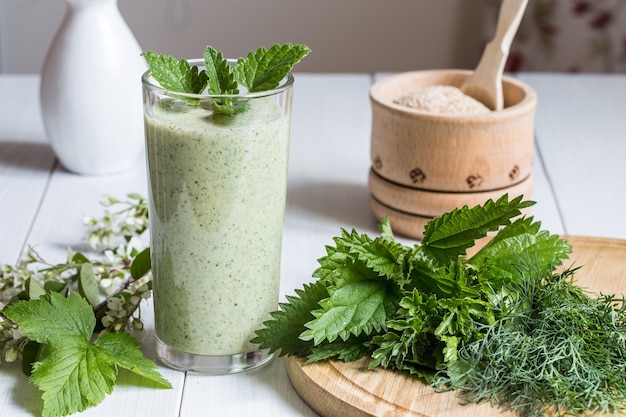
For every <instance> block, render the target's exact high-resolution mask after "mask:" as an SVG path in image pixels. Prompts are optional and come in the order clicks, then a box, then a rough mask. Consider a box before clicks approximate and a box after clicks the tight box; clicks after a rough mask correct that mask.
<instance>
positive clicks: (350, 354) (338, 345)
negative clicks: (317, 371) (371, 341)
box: [305, 337, 370, 365]
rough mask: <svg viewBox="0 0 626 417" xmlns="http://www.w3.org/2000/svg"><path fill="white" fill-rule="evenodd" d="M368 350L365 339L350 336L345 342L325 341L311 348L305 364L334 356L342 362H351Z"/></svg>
mask: <svg viewBox="0 0 626 417" xmlns="http://www.w3.org/2000/svg"><path fill="white" fill-rule="evenodd" d="M369 350H370V349H369V347H368V346H367V344H366V343H365V340H362V339H360V338H355V337H351V338H350V339H348V340H347V341H345V342H344V341H338V340H335V341H334V342H332V343H326V342H325V343H322V344H320V345H319V346H315V347H314V348H313V349H312V351H311V354H310V355H309V356H307V360H306V362H305V365H307V364H310V363H314V362H318V361H321V360H324V359H330V358H334V357H337V358H338V359H339V360H342V361H344V362H351V361H355V360H357V359H360V358H362V357H363V355H365V354H367V352H369Z"/></svg>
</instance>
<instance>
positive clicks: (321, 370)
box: [286, 236, 626, 417]
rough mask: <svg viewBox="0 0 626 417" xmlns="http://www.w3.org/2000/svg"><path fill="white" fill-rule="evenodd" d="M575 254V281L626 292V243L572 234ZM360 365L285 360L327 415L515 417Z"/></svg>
mask: <svg viewBox="0 0 626 417" xmlns="http://www.w3.org/2000/svg"><path fill="white" fill-rule="evenodd" d="M566 239H567V241H568V242H569V243H570V244H571V245H572V247H573V249H574V251H573V254H572V255H571V256H570V259H569V260H566V261H565V266H583V268H581V269H580V270H579V271H577V272H576V275H575V280H576V282H577V284H578V285H579V286H581V287H583V288H586V289H588V290H589V291H593V292H602V293H605V294H617V295H621V294H623V293H626V240H618V239H605V238H593V237H580V236H567V237H566ZM368 361H369V360H368V358H363V359H361V360H359V361H356V362H351V363H343V362H341V361H334V360H329V361H323V362H318V363H314V364H310V365H303V363H302V362H303V361H302V359H300V358H296V357H288V358H287V359H286V364H287V373H288V374H289V378H290V380H291V383H292V384H293V386H294V388H295V389H296V391H297V392H298V394H299V395H300V397H302V399H303V400H304V401H305V402H306V403H307V404H309V406H311V408H313V409H314V410H315V411H317V412H318V413H319V414H320V415H322V416H323V417H335V416H336V417H356V416H359V417H360V416H381V417H383V416H384V417H399V416H407V417H409V416H411V417H413V416H414V417H435V416H446V417H461V416H463V417H492V416H493V417H513V416H516V414H515V413H512V412H505V413H503V412H502V411H501V410H498V409H496V408H493V407H491V406H490V405H488V404H481V405H476V404H468V405H463V404H461V403H460V402H459V398H458V397H457V393H456V392H446V393H437V392H435V391H433V389H432V388H431V387H429V386H428V385H426V384H424V383H423V382H422V381H421V380H418V379H417V378H413V377H410V376H408V375H405V374H403V373H399V372H393V371H388V370H383V369H375V370H368V369H367V364H368Z"/></svg>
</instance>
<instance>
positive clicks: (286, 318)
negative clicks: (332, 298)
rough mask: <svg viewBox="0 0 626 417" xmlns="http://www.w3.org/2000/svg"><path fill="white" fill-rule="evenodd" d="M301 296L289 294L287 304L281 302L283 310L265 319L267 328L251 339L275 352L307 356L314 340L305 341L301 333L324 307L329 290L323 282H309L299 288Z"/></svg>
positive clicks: (261, 346) (260, 330)
mask: <svg viewBox="0 0 626 417" xmlns="http://www.w3.org/2000/svg"><path fill="white" fill-rule="evenodd" d="M296 294H297V296H291V295H288V296H287V301H288V302H287V303H279V307H280V310H279V311H274V312H272V313H271V316H272V319H271V320H268V321H266V322H264V323H263V324H264V326H265V327H264V328H262V329H259V330H257V331H256V337H255V338H254V339H252V340H251V342H252V343H255V344H258V345H259V347H260V348H261V349H270V352H274V351H276V350H278V349H280V356H283V355H299V356H306V355H308V354H309V353H310V352H311V349H312V347H313V343H311V342H308V341H303V340H301V339H300V338H299V336H300V334H301V333H302V332H304V331H305V330H306V327H305V326H304V325H305V323H308V322H309V321H311V320H313V319H314V316H313V314H312V313H311V312H312V311H314V310H317V309H319V308H320V305H319V302H320V301H321V300H323V299H324V298H327V297H328V291H327V290H326V287H325V286H324V285H323V283H322V282H321V281H316V282H315V283H313V284H305V285H304V287H303V289H302V290H296Z"/></svg>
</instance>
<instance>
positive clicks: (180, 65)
mask: <svg viewBox="0 0 626 417" xmlns="http://www.w3.org/2000/svg"><path fill="white" fill-rule="evenodd" d="M141 55H142V56H143V57H144V58H145V60H146V62H147V63H148V66H149V67H150V71H151V72H152V76H153V77H154V79H155V80H157V81H158V82H159V84H161V86H162V87H163V88H165V89H166V90H170V91H176V92H179V93H190V94H200V93H201V92H202V91H203V90H204V89H205V88H206V86H207V75H206V73H205V72H204V71H199V70H198V67H196V66H193V67H191V66H190V65H189V62H188V61H187V60H186V59H181V60H178V59H176V58H174V57H173V56H170V55H162V54H158V53H156V52H152V51H147V52H144V53H142V54H141Z"/></svg>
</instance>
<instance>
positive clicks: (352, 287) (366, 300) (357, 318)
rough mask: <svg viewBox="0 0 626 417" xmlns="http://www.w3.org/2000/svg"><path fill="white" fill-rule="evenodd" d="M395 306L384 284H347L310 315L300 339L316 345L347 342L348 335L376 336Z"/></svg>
mask: <svg viewBox="0 0 626 417" xmlns="http://www.w3.org/2000/svg"><path fill="white" fill-rule="evenodd" d="M394 302H395V300H393V296H390V295H389V294H388V290H387V283H386V282H385V281H381V280H365V281H359V282H352V283H348V284H346V285H344V286H342V287H340V288H338V289H335V290H333V291H332V292H331V294H330V297H329V298H326V299H324V300H322V301H320V305H321V306H322V308H321V309H319V310H315V311H313V312H312V313H313V315H314V316H315V319H314V320H311V321H310V322H308V323H306V324H305V326H306V327H307V329H308V330H306V331H305V332H303V333H302V334H301V335H300V339H302V340H304V341H309V340H313V341H314V343H315V345H319V344H320V343H321V342H323V341H328V342H332V341H334V340H335V339H337V338H340V339H341V340H343V341H346V340H348V338H349V337H350V336H351V335H354V336H359V335H361V334H366V335H370V334H372V333H374V332H379V331H381V330H382V329H384V328H385V322H386V320H387V318H388V315H390V314H392V313H393V310H394Z"/></svg>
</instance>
